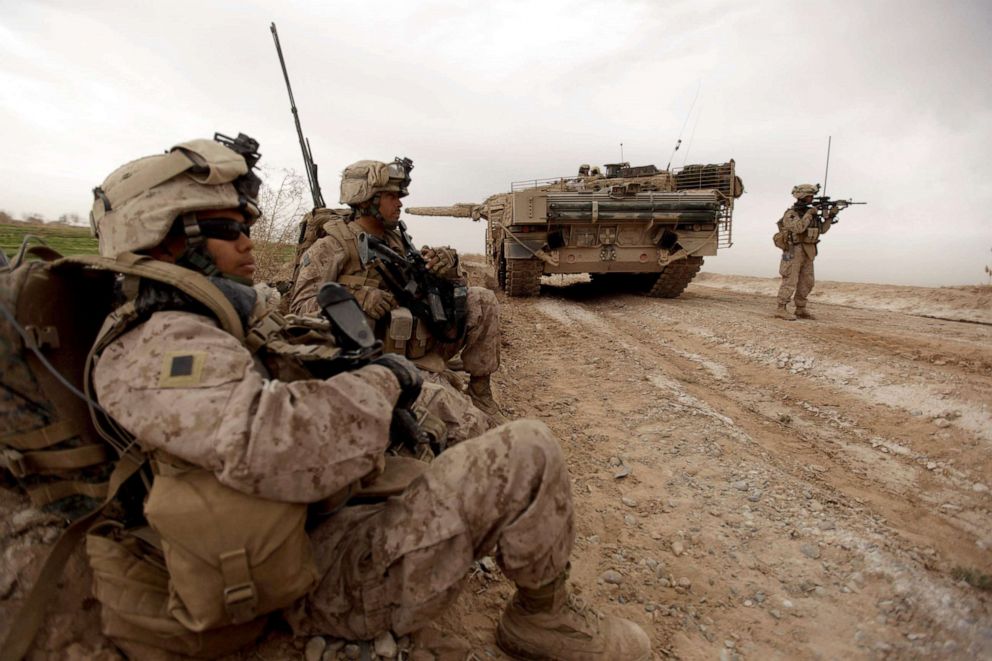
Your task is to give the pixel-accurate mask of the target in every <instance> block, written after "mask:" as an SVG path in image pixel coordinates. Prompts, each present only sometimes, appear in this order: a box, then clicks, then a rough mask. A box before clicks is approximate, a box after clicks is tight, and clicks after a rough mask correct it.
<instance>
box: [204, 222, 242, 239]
mask: <svg viewBox="0 0 992 661" xmlns="http://www.w3.org/2000/svg"><path fill="white" fill-rule="evenodd" d="M197 224H198V225H199V226H200V234H202V235H203V236H205V237H207V238H208V239H220V240H221V241H237V240H238V237H240V236H241V235H242V234H244V235H245V236H247V237H249V238H251V228H250V227H248V225H246V224H244V223H239V222H238V221H236V220H230V219H227V218H206V219H204V220H200V221H197Z"/></svg>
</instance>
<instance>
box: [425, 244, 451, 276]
mask: <svg viewBox="0 0 992 661" xmlns="http://www.w3.org/2000/svg"><path fill="white" fill-rule="evenodd" d="M420 254H421V255H423V256H424V259H425V260H427V268H428V269H429V270H430V271H431V272H432V273H436V274H437V275H438V276H440V277H442V278H443V277H446V276H448V275H450V274H451V273H452V272H453V271H455V269H457V268H458V253H457V252H456V251H455V249H454V248H449V247H448V246H441V247H438V248H430V247H428V246H424V247H423V248H421V249H420Z"/></svg>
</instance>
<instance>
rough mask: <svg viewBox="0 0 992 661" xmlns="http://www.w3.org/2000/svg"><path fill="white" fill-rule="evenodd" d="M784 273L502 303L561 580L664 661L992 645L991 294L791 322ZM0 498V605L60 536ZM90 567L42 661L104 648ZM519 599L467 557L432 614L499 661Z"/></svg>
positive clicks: (829, 288) (54, 621)
mask: <svg viewBox="0 0 992 661" xmlns="http://www.w3.org/2000/svg"><path fill="white" fill-rule="evenodd" d="M775 286H776V283H775V281H773V280H764V279H759V278H741V277H734V276H716V275H706V274H703V276H702V277H701V278H700V279H699V281H698V283H694V284H692V285H690V287H689V289H688V290H687V291H686V293H685V294H683V296H682V297H681V298H679V299H676V300H657V299H650V298H645V297H642V296H636V295H629V294H624V293H612V294H603V293H602V292H597V291H596V290H594V288H593V287H592V286H591V284H590V283H587V282H584V281H583V278H581V277H573V278H569V279H567V280H566V279H561V278H546V279H545V285H544V287H543V291H542V296H541V297H540V298H536V299H506V298H503V297H502V295H501V300H503V303H504V306H503V312H502V313H503V320H502V327H503V332H504V340H503V350H504V354H503V368H502V370H501V371H500V373H499V374H498V375H497V376H496V377H495V390H496V395H497V398H498V399H499V400H500V401H501V402H502V404H503V405H504V406H505V408H506V409H507V410H508V412H510V413H511V414H512V415H514V416H518V417H530V418H537V419H540V420H543V421H544V422H546V423H547V424H548V425H549V426H550V427H551V428H552V430H553V431H554V432H555V433H556V435H557V436H558V438H559V439H560V441H561V444H562V447H563V449H564V450H565V453H566V455H567V457H568V462H569V468H570V471H571V474H572V479H573V486H574V491H575V497H576V504H577V508H578V539H577V542H576V548H575V552H574V560H573V569H572V583H573V585H574V586H575V589H576V590H577V591H579V592H581V594H582V596H583V597H584V598H585V599H586V600H588V601H591V602H592V603H593V604H594V605H595V606H596V607H597V608H599V609H601V610H604V611H608V612H610V613H615V614H619V615H623V616H624V617H628V618H630V619H633V620H635V621H637V622H638V623H640V624H641V625H642V626H643V627H644V628H645V629H646V630H647V631H648V632H649V634H650V636H651V638H652V640H653V643H654V650H655V654H656V657H657V658H668V657H677V658H685V659H728V660H729V659H768V658H810V659H818V658H823V659H836V658H856V659H876V658H955V659H972V658H983V657H984V658H990V657H992V612H990V600H992V592H990V591H988V590H989V589H992V586H989V585H987V584H986V586H985V589H984V590H983V589H981V588H980V587H975V586H973V585H972V584H979V585H980V584H981V583H982V581H983V580H985V581H989V580H990V578H989V575H990V574H992V512H990V510H992V493H990V491H989V490H990V488H992V452H990V449H992V410H990V406H992V325H988V323H989V322H990V321H992V319H990V318H989V314H990V311H989V307H990V306H989V300H990V290H989V289H988V288H941V289H926V288H915V287H888V286H880V285H865V284H850V283H818V285H817V290H816V292H815V294H814V296H813V298H812V303H811V309H812V310H813V311H814V312H815V313H816V314H817V316H818V319H817V320H816V321H791V322H790V321H784V320H779V319H775V318H773V317H772V316H771V312H772V310H773V308H774V301H773V298H772V296H771V295H772V293H773V292H774V290H775ZM951 319H962V320H967V322H963V321H951ZM968 322H971V323H968ZM978 322H984V323H978ZM0 507H4V508H6V511H8V512H11V514H10V515H8V516H6V517H5V518H4V521H3V528H2V535H3V536H2V539H0V551H2V553H3V558H4V565H5V568H6V571H5V572H4V573H3V577H0V598H2V599H3V601H0V620H6V619H7V617H9V613H10V612H11V610H12V608H13V607H15V606H16V605H17V603H18V601H19V599H20V597H21V596H22V595H23V587H24V585H28V584H30V581H31V577H32V575H33V572H34V571H35V569H36V567H37V564H38V558H39V557H40V555H41V554H42V553H43V552H44V549H45V548H46V542H50V541H51V539H52V538H54V535H55V534H57V527H56V526H54V525H52V524H53V523H54V522H52V521H51V520H46V519H44V518H41V517H39V516H38V515H37V513H35V512H33V510H30V509H24V507H23V501H21V500H19V499H18V497H17V496H16V495H15V494H13V493H12V492H10V491H8V490H0ZM85 580H86V570H85V569H84V568H83V567H82V566H81V563H79V562H78V559H77V561H76V562H75V564H73V565H71V566H70V569H69V572H68V578H67V580H66V582H65V589H64V590H63V591H62V593H61V594H60V597H59V601H58V603H57V604H56V605H55V607H54V608H53V614H52V615H51V616H50V619H49V623H48V625H47V627H46V631H45V633H44V635H43V636H42V638H41V641H40V648H41V649H42V650H47V651H44V652H37V653H36V654H35V656H36V658H51V657H53V655H54V656H59V657H62V658H78V659H83V658H99V659H112V658H118V657H117V656H116V652H114V651H113V650H112V649H111V648H110V647H109V646H107V645H106V644H105V643H103V642H102V641H101V639H100V638H99V636H98V635H97V634H96V633H95V629H96V626H97V625H96V622H97V620H96V610H97V609H96V608H95V603H94V602H93V600H92V599H86V598H84V595H85ZM968 581H970V583H971V584H970V583H969V582H968ZM511 591H512V590H511V586H510V585H509V584H508V583H507V582H506V581H505V580H503V579H502V578H500V577H499V576H498V572H496V573H491V572H487V571H485V570H483V569H481V568H480V570H479V571H478V572H476V574H475V575H474V576H472V577H471V578H469V580H468V581H467V584H466V590H465V592H464V594H463V596H462V597H461V598H460V599H459V601H458V603H457V604H456V606H455V607H454V609H452V611H450V612H449V613H448V614H447V615H446V616H445V617H444V618H443V619H442V621H441V622H440V625H441V626H442V627H444V628H446V629H448V630H450V631H452V632H454V633H456V634H459V635H461V636H462V637H464V638H465V639H466V640H467V641H468V642H469V644H470V645H471V647H472V648H473V650H474V651H475V653H476V655H477V657H478V658H481V659H503V658H506V657H504V656H503V655H502V654H501V653H500V652H499V651H498V650H497V648H496V646H495V644H494V642H493V636H492V630H493V627H494V625H495V622H496V620H497V618H498V616H499V610H500V607H501V604H502V603H503V601H504V600H505V598H506V597H507V596H508V595H509V594H510V593H511ZM305 642H306V641H299V642H297V643H295V645H294V644H292V643H290V641H289V640H288V638H287V637H286V636H285V635H275V636H272V637H270V638H269V639H268V640H267V641H266V642H265V643H264V644H263V645H261V646H260V647H259V648H258V649H257V650H255V651H254V652H249V653H247V654H245V655H244V656H243V657H242V658H245V659H249V658H250V659H259V658H262V659H277V658H288V657H296V658H299V657H300V656H302V645H303V643H305ZM325 658H331V657H330V656H327V657H325Z"/></svg>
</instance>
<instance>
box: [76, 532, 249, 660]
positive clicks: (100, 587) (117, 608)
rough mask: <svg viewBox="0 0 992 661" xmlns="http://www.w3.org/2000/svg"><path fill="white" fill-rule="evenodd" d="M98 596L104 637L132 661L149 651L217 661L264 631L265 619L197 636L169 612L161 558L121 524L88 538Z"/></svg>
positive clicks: (167, 581)
mask: <svg viewBox="0 0 992 661" xmlns="http://www.w3.org/2000/svg"><path fill="white" fill-rule="evenodd" d="M86 555H87V557H88V558H89V563H90V567H91V568H92V570H93V594H94V596H95V597H96V598H97V600H98V601H99V602H100V604H101V605H102V607H103V608H101V614H100V617H101V633H103V635H105V636H107V637H108V638H110V639H111V640H113V641H114V642H115V643H116V644H117V645H118V646H120V647H121V648H122V649H123V650H125V652H127V653H128V655H129V656H130V657H131V658H141V657H142V656H144V655H145V652H147V651H148V650H147V649H145V646H150V647H153V648H157V649H163V650H168V651H170V652H175V653H178V654H184V655H187V656H192V657H197V658H215V657H219V656H225V655H228V654H231V653H232V652H235V651H237V650H238V649H239V648H242V647H245V646H246V645H250V644H251V643H253V642H254V641H255V640H257V639H258V637H259V636H260V635H261V634H262V632H263V630H264V629H265V625H266V620H267V618H265V617H259V618H255V619H253V620H251V621H249V622H245V623H242V624H236V625H231V626H224V627H219V628H215V629H211V630H209V631H202V632H195V631H190V630H189V629H187V628H186V627H185V626H183V625H182V624H181V623H180V622H179V621H178V620H177V619H176V618H174V617H173V616H172V615H171V614H170V612H169V602H170V596H169V573H168V572H167V571H166V569H165V564H164V562H163V560H162V557H161V555H160V553H159V552H158V551H157V550H156V549H155V548H154V547H153V546H151V545H149V544H147V543H145V542H143V541H142V540H140V539H138V537H136V536H134V535H131V534H129V533H128V532H127V531H124V530H123V529H122V528H121V527H120V526H119V525H116V524H112V523H104V524H100V525H98V526H96V527H94V528H93V529H92V530H91V531H90V532H89V533H88V534H87V535H86Z"/></svg>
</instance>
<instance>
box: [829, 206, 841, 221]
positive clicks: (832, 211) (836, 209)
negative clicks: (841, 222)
mask: <svg viewBox="0 0 992 661" xmlns="http://www.w3.org/2000/svg"><path fill="white" fill-rule="evenodd" d="M840 210H841V206H840V205H839V204H834V205H831V207H830V210H829V211H827V218H831V219H833V218H834V217H835V216H836V215H837V214H839V213H840Z"/></svg>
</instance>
